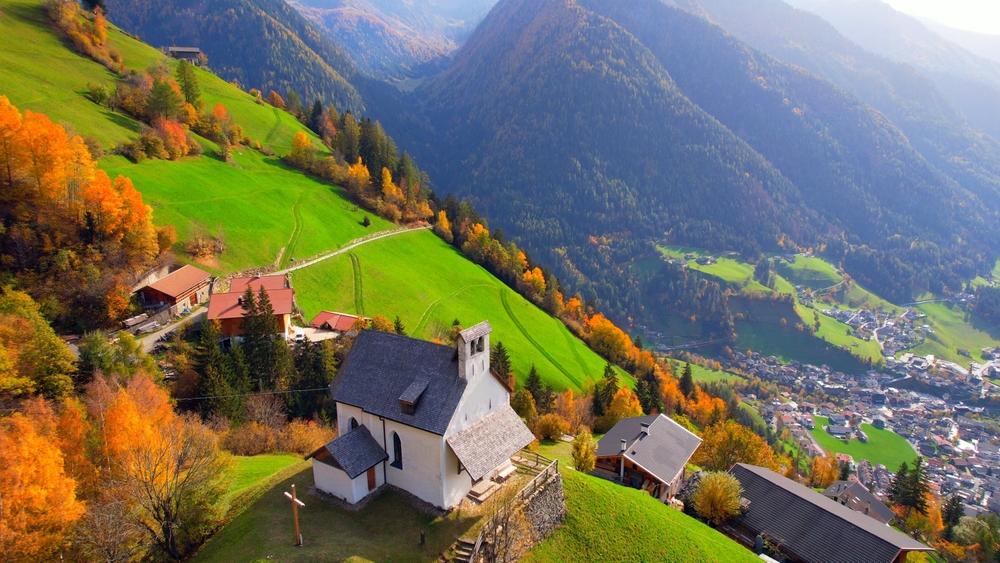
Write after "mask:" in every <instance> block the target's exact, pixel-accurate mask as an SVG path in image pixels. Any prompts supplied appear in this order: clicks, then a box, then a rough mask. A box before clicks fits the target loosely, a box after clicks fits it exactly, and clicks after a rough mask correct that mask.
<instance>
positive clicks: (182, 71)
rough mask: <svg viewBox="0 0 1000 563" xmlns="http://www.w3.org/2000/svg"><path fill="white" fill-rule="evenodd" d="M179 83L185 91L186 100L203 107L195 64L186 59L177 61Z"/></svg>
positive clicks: (182, 90) (195, 105)
mask: <svg viewBox="0 0 1000 563" xmlns="http://www.w3.org/2000/svg"><path fill="white" fill-rule="evenodd" d="M177 83H178V84H180V86H181V92H183V93H184V100H185V101H187V102H188V103H189V104H191V105H193V106H194V107H196V108H197V107H201V87H200V86H198V76H197V75H196V74H195V72H194V65H192V64H191V63H189V62H187V61H184V60H182V61H181V62H179V63H177Z"/></svg>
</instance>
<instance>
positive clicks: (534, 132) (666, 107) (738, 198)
mask: <svg viewBox="0 0 1000 563" xmlns="http://www.w3.org/2000/svg"><path fill="white" fill-rule="evenodd" d="M412 103H413V104H416V105H418V106H419V108H420V111H422V112H423V115H422V116H421V119H425V120H426V121H425V123H426V122H429V123H431V124H432V126H431V127H430V128H428V129H426V130H424V131H423V132H424V133H426V136H425V137H423V138H413V140H412V143H413V146H414V148H415V149H416V150H417V151H418V152H419V156H420V157H421V159H422V161H423V162H426V163H427V165H428V168H429V170H430V172H431V176H432V178H434V179H435V181H436V182H437V183H438V184H439V185H441V186H442V187H444V188H445V189H446V191H455V192H459V193H463V194H470V195H473V196H474V199H475V200H476V201H477V202H478V203H480V204H481V205H482V209H483V210H484V211H485V213H486V215H487V216H488V217H490V218H491V220H492V221H494V222H495V223H497V224H499V225H500V226H502V227H504V228H505V229H510V230H511V231H513V232H514V234H516V235H517V236H518V237H521V238H523V240H524V243H525V244H526V245H528V246H529V248H530V249H532V250H533V251H534V252H536V253H539V254H544V255H546V257H547V259H548V260H550V261H552V262H558V263H561V264H562V267H563V272H564V273H567V274H569V275H571V276H572V275H573V274H574V273H582V276H578V278H579V279H582V278H587V279H595V280H597V279H601V278H602V277H604V276H608V277H604V279H602V280H601V283H602V284H603V283H604V282H607V285H605V286H604V287H602V290H604V291H603V292H598V293H599V294H601V296H602V298H605V299H610V298H611V297H610V295H609V294H610V293H611V292H615V291H617V289H616V287H615V286H622V285H624V284H621V283H620V280H618V281H617V282H615V283H611V282H612V280H611V279H610V277H611V276H613V274H612V273H611V272H610V271H609V269H608V260H607V258H608V257H607V255H606V252H612V251H614V252H617V251H618V249H621V248H629V247H630V248H632V249H637V248H639V247H641V246H642V244H643V243H642V241H643V240H650V239H653V238H659V237H663V236H666V235H667V234H668V233H671V234H672V235H673V236H675V237H678V238H684V239H687V240H692V239H699V240H711V241H713V242H714V243H716V244H718V245H721V246H729V247H732V248H739V249H742V250H745V251H747V252H754V251H755V250H757V249H760V248H764V247H768V248H774V247H776V245H777V241H778V240H779V239H780V238H781V236H782V234H791V235H792V236H794V237H795V238H797V239H800V240H815V239H816V236H817V233H819V232H825V231H826V230H827V227H828V226H827V225H826V224H825V222H823V221H822V220H820V219H818V218H816V217H815V215H814V214H812V213H811V212H810V211H809V210H807V209H806V208H805V207H804V206H803V205H802V201H801V198H800V197H799V194H798V193H797V191H796V190H795V188H794V186H793V185H792V184H791V183H790V182H789V181H788V179H787V178H785V177H784V176H782V175H781V174H780V173H779V172H778V171H776V170H775V169H774V167H772V166H770V165H769V164H768V163H767V162H766V160H765V159H764V158H763V157H761V155H760V154H759V153H757V152H756V151H754V150H753V149H752V148H751V147H750V146H748V145H747V144H746V143H745V142H743V141H742V140H740V139H739V138H738V137H737V136H736V135H734V134H733V133H732V132H731V131H729V130H727V129H726V128H725V127H723V126H722V125H721V124H720V123H719V122H718V121H717V120H716V119H715V118H713V117H712V116H710V115H708V114H706V113H705V112H704V111H702V110H701V109H699V108H698V107H697V106H696V105H694V104H693V103H692V102H691V101H690V100H688V99H687V98H686V97H685V96H684V95H683V93H682V92H681V91H680V89H678V87H677V85H676V84H675V83H674V82H673V80H671V78H670V76H669V75H668V74H667V73H666V72H664V70H663V68H662V66H661V65H660V64H659V62H658V61H657V60H656V58H655V57H654V56H653V55H652V53H650V51H649V50H648V49H647V48H646V47H645V46H643V45H642V44H641V43H639V42H638V41H637V40H636V39H635V38H634V37H633V36H632V35H630V34H629V33H627V32H626V31H625V30H623V29H622V28H621V27H620V26H618V25H616V24H615V23H614V22H611V21H609V20H607V19H606V18H602V17H600V16H598V15H596V14H594V13H593V12H591V11H589V10H587V9H586V8H584V7H582V6H579V5H576V4H574V3H570V2H562V1H556V2H527V1H520V0H514V1H505V2H501V3H500V4H499V5H498V6H497V7H495V8H494V10H493V11H492V12H491V13H490V15H489V16H488V17H487V19H486V20H485V21H484V22H483V23H482V24H481V25H480V27H479V28H478V29H477V31H476V33H475V34H474V35H473V36H472V37H471V38H470V39H469V41H468V42H467V43H466V45H465V46H464V47H463V48H462V50H461V51H460V52H459V53H458V54H457V58H456V61H455V63H454V64H453V65H452V66H451V67H450V68H449V70H448V71H447V72H445V73H444V74H443V75H441V76H439V77H437V78H436V79H435V80H433V81H431V82H429V83H428V84H427V85H426V86H425V87H423V88H421V89H420V90H418V91H417V92H416V94H415V96H414V97H413V99H412ZM408 130H410V131H415V130H417V129H416V128H415V127H413V128H411V127H410V126H409V125H402V124H400V125H399V127H398V131H399V132H400V133H401V134H403V135H404V136H405V134H406V132H407V131H408ZM456 164H458V165H456Z"/></svg>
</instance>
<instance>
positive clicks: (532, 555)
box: [523, 452, 759, 563]
mask: <svg viewBox="0 0 1000 563" xmlns="http://www.w3.org/2000/svg"><path fill="white" fill-rule="evenodd" d="M543 453H544V452H543ZM562 474H563V487H564V489H565V492H566V521H565V523H564V524H563V525H562V527H560V528H558V529H557V530H556V531H555V532H553V533H552V535H550V536H549V537H548V538H546V539H545V540H544V541H542V543H541V544H539V545H538V546H537V547H535V548H534V549H533V550H531V552H529V553H528V555H527V556H526V557H525V558H524V559H523V560H524V561H719V562H723V561H725V562H727V563H729V562H735V561H747V562H750V561H759V559H757V557H756V556H754V554H753V552H751V551H749V550H747V549H745V548H744V547H742V546H741V545H739V544H738V543H736V542H734V541H733V540H731V539H729V538H728V537H726V536H724V535H722V534H721V533H720V532H718V531H716V530H714V529H713V528H711V527H709V526H708V525H706V524H704V523H702V522H701V521H699V520H696V519H694V518H692V517H690V516H688V515H686V514H684V513H683V512H681V511H679V510H677V509H676V508H673V507H671V506H667V505H665V504H663V503H662V502H659V501H657V500H656V499H654V498H653V497H651V496H649V494H648V493H646V492H644V491H639V490H636V489H632V488H629V487H623V486H621V485H619V484H617V483H613V482H611V481H607V480H604V479H601V478H599V477H594V476H592V475H587V474H584V473H580V472H578V471H576V470H574V469H571V468H569V467H564V469H563V471H562Z"/></svg>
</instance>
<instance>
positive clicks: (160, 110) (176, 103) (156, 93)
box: [146, 80, 184, 119]
mask: <svg viewBox="0 0 1000 563" xmlns="http://www.w3.org/2000/svg"><path fill="white" fill-rule="evenodd" d="M183 104H184V99H183V97H182V96H181V94H179V93H177V91H176V90H174V88H173V87H172V86H171V85H170V83H169V82H168V81H166V80H156V81H154V82H153V89H152V90H150V92H149V102H147V104H146V113H147V114H148V115H149V118H150V119H155V118H157V117H166V118H168V119H173V118H174V117H175V116H176V115H177V114H178V113H180V111H181V106H182V105H183Z"/></svg>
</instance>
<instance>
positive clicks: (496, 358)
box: [490, 340, 537, 398]
mask: <svg viewBox="0 0 1000 563" xmlns="http://www.w3.org/2000/svg"><path fill="white" fill-rule="evenodd" d="M490 367H491V368H492V369H493V371H494V372H495V373H496V374H497V375H499V376H500V377H505V378H506V377H509V376H510V372H511V371H512V370H511V365H510V355H509V354H508V353H507V347H506V346H504V345H503V342H501V341H499V340H498V341H497V343H496V344H495V345H494V346H493V349H492V350H490ZM536 375H537V374H536ZM532 398H534V395H532Z"/></svg>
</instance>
